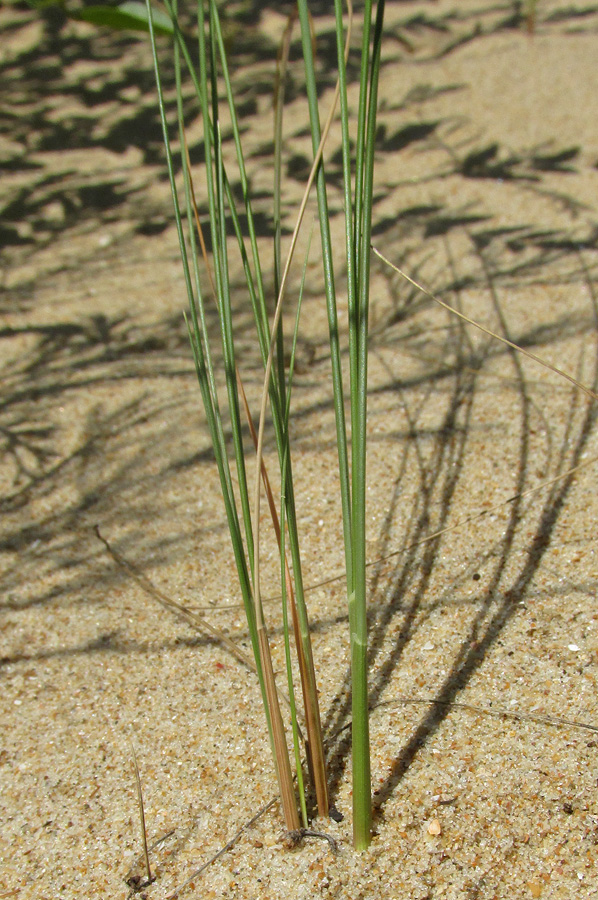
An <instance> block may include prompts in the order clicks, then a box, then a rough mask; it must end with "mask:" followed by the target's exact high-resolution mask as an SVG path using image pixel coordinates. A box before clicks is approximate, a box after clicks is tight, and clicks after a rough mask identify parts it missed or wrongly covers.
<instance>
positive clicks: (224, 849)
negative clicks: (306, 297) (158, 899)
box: [166, 797, 278, 900]
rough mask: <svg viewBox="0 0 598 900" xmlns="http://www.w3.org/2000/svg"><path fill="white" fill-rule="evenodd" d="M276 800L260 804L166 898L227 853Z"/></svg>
mask: <svg viewBox="0 0 598 900" xmlns="http://www.w3.org/2000/svg"><path fill="white" fill-rule="evenodd" d="M277 800H278V797H273V798H272V799H271V800H269V801H268V803H266V805H265V806H262V808H261V809H259V810H258V811H257V812H256V814H255V815H254V816H252V818H251V819H250V820H249V821H248V822H245V824H244V825H243V826H242V827H241V828H240V829H239V830H238V831H237V833H236V834H235V836H234V837H232V838H231V839H230V841H229V842H228V843H227V844H225V845H224V847H221V849H220V850H219V851H218V853H215V854H214V856H212V857H210V859H208V861H207V862H205V863H204V864H203V865H202V866H200V867H199V869H196V871H195V872H193V874H192V875H190V876H189V877H188V878H187V880H186V881H184V882H183V883H182V884H180V885H179V886H178V887H177V888H175V889H174V891H171V892H170V894H167V896H166V900H173V898H174V897H178V895H179V894H180V893H181V891H182V890H183V888H186V887H188V886H189V885H190V884H191V882H192V881H194V880H195V879H196V878H197V877H198V876H199V875H201V874H202V872H204V871H205V870H206V869H207V868H208V866H211V865H212V863H215V862H216V860H217V859H220V857H221V856H224V854H225V853H227V852H228V851H229V850H232V848H233V847H234V846H235V844H236V843H237V841H238V840H239V839H240V838H241V836H242V835H243V834H244V833H245V832H246V831H247V830H248V829H249V828H251V826H252V825H255V823H256V822H257V821H258V820H259V819H261V818H262V816H263V815H265V814H266V813H267V812H268V810H269V809H271V808H272V807H273V806H274V804H275V803H276V802H277Z"/></svg>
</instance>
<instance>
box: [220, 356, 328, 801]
mask: <svg viewBox="0 0 598 900" xmlns="http://www.w3.org/2000/svg"><path fill="white" fill-rule="evenodd" d="M237 383H238V386H239V395H240V397H241V402H242V403H243V407H244V409H245V415H246V417H247V422H248V425H249V431H250V432H251V437H252V440H253V443H254V446H255V448H256V450H257V433H256V430H255V426H254V424H253V419H252V418H251V413H250V410H249V404H248V402H247V397H246V395H245V390H244V388H243V382H242V381H241V377H240V375H239V372H238V371H237ZM262 480H263V483H264V490H265V492H266V497H267V499H268V506H269V508H270V516H271V518H272V524H273V526H274V531H275V533H276V540H277V542H278V548H279V550H280V549H281V546H282V542H281V534H280V521H279V519H278V511H277V509H276V504H275V502H274V496H273V494H272V487H271V485H270V479H269V478H268V472H267V470H266V466H265V463H264V461H263V460H262ZM284 566H285V583H286V591H287V597H288V598H289V601H290V606H291V617H292V620H293V633H294V635H295V647H296V650H297V659H298V662H299V673H300V676H301V691H302V693H303V708H304V710H305V724H306V730H307V739H306V741H305V750H306V754H307V761H308V766H309V772H310V775H311V778H312V779H313V783H314V787H315V790H316V800H317V804H318V811H319V813H320V815H321V816H327V815H328V809H329V806H330V803H329V797H328V781H327V777H326V758H325V755H324V741H323V737H322V722H321V717H320V704H319V701H318V693H317V689H316V673H315V670H314V663H313V657H312V656H309V657H306V654H305V652H304V649H303V641H302V640H301V633H300V629H299V619H298V615H297V604H296V602H295V591H294V589H293V580H292V578H291V572H290V569H289V564H288V560H287V557H286V554H285V559H284Z"/></svg>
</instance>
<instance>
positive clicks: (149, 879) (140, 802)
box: [131, 741, 154, 884]
mask: <svg viewBox="0 0 598 900" xmlns="http://www.w3.org/2000/svg"><path fill="white" fill-rule="evenodd" d="M131 753H132V754H133V768H134V769H135V784H136V786H137V803H138V805H139V820H140V823H141V840H142V843H143V858H144V860H145V873H146V875H147V883H148V884H151V883H152V881H153V880H154V879H153V878H152V870H151V867H150V860H149V850H148V848H147V829H146V827H145V809H144V806H143V792H142V790H141V775H140V774H139V766H138V765H137V754H136V753H135V745H134V744H133V741H131Z"/></svg>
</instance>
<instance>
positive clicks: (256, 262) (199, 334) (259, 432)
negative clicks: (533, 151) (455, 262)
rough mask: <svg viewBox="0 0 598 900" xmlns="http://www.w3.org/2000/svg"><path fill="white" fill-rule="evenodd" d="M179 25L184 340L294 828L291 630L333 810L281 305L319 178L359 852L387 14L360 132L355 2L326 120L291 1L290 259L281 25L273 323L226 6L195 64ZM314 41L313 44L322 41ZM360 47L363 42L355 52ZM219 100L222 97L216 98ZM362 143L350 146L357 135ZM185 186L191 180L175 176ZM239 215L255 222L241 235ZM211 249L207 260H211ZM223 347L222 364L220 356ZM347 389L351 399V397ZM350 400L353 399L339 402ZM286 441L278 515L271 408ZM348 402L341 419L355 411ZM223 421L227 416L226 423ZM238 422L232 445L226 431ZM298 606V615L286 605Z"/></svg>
mask: <svg viewBox="0 0 598 900" xmlns="http://www.w3.org/2000/svg"><path fill="white" fill-rule="evenodd" d="M165 6H166V11H167V13H168V16H169V18H170V21H171V22H172V27H173V42H172V53H173V60H174V69H175V79H176V93H177V117H178V152H179V155H180V166H181V170H182V178H181V179H179V180H178V181H177V178H176V177H175V171H176V170H177V162H176V161H175V150H174V141H173V139H172V135H171V134H170V131H169V128H168V124H167V116H166V110H165V101H164V92H163V89H162V82H161V76H160V66H159V63H158V51H157V47H156V38H155V32H154V28H153V25H152V10H151V8H150V5H149V0H148V6H147V14H148V19H149V25H150V36H151V42H152V47H153V53H154V63H155V72H156V83H157V89H158V98H159V105H160V112H161V118H162V126H163V130H164V137H165V144H166V157H167V164H168V170H169V177H170V184H171V189H172V196H173V202H174V209H175V217H176V224H177V230H178V236H179V245H180V251H181V259H182V265H183V271H184V276H185V282H186V287H187V294H188V300H189V312H188V316H187V320H188V329H189V336H190V341H191V347H192V351H193V357H194V361H195V367H196V372H197V378H198V382H199V387H200V391H201V395H202V400H203V405H204V409H205V414H206V421H207V425H208V428H209V431H210V436H211V440H212V445H213V449H214V454H215V458H216V464H217V468H218V473H219V477H220V485H221V491H222V497H223V501H224V506H225V511H226V516H227V522H228V528H229V532H230V537H231V542H232V548H233V553H234V557H235V563H236V567H237V574H238V579H239V585H240V590H241V593H242V596H243V602H244V606H245V613H246V617H247V624H248V630H249V635H250V639H251V644H252V649H253V655H254V659H255V665H256V670H257V673H258V677H259V682H260V687H261V692H262V699H263V704H264V709H265V715H266V722H267V727H268V732H269V735H270V742H271V746H272V752H273V758H274V765H275V770H276V775H277V779H278V785H279V791H280V798H281V804H282V810H283V816H284V820H285V825H286V828H287V829H288V830H289V831H297V830H299V829H300V819H299V809H300V811H301V822H302V827H303V829H306V828H307V826H308V809H307V805H306V802H305V796H304V795H305V791H304V787H303V782H304V779H303V771H302V760H301V753H300V736H301V734H302V731H301V729H300V728H299V713H298V711H297V704H296V698H295V693H296V692H295V688H294V684H293V678H292V668H293V666H292V658H291V642H290V632H291V630H292V631H293V633H294V644H295V650H296V654H297V661H298V669H299V673H300V678H301V694H302V697H303V705H304V716H303V721H304V724H305V758H306V761H307V768H308V770H309V773H310V776H311V778H312V779H313V784H314V792H315V795H316V798H317V808H318V813H319V814H320V815H327V814H328V807H329V798H328V788H327V778H326V762H325V755H324V742H323V737H322V728H321V723H320V711H319V705H318V690H317V684H316V667H315V664H314V659H313V653H312V647H311V639H310V627H309V618H308V612H307V607H306V603H305V597H304V589H303V577H302V567H301V551H300V541H299V529H298V525H297V511H296V504H295V487H294V481H293V460H292V446H291V439H290V433H289V423H290V421H291V420H292V406H291V397H292V387H293V365H292V363H291V366H290V368H289V370H288V372H287V370H286V368H285V361H284V351H283V347H284V335H283V327H282V310H283V304H285V303H286V302H287V301H286V293H285V288H286V284H287V280H288V277H289V272H290V267H291V261H292V259H293V253H294V251H295V247H296V244H297V239H298V235H299V231H300V228H301V225H302V221H303V216H304V212H305V209H306V205H307V202H308V198H309V195H310V190H311V187H312V184H315V193H316V196H317V210H318V224H319V233H320V242H321V259H322V267H323V274H324V283H325V302H326V310H327V317H328V326H329V346H330V359H331V394H332V397H333V402H334V410H335V420H336V436H337V450H338V464H339V484H340V495H341V496H340V500H341V508H342V518H343V534H344V545H345V547H344V549H345V561H346V575H347V602H348V612H349V628H350V646H351V671H352V698H353V700H352V729H353V832H354V844H355V847H356V848H357V849H360V850H361V849H364V848H366V847H367V846H368V844H369V841H370V831H371V784H370V782H371V778H370V750H369V726H368V686H367V616H366V577H365V576H366V559H365V523H366V507H365V498H366V444H367V440H366V420H367V371H368V364H367V363H368V360H367V357H368V349H367V347H368V305H369V272H370V238H371V218H372V185H373V169H374V138H375V133H376V109H377V92H378V76H379V71H380V47H381V40H382V25H383V17H384V0H378V3H377V6H376V9H375V10H374V9H373V4H372V0H366V2H365V4H364V9H363V20H362V22H361V29H360V30H361V48H360V52H361V71H360V85H359V103H358V111H357V122H356V128H354V127H353V123H352V120H351V110H350V107H349V103H348V97H347V74H346V54H347V52H348V51H349V46H350V34H351V21H352V9H351V6H350V5H349V6H348V8H347V11H345V10H344V9H343V6H342V3H341V0H335V23H336V46H337V63H338V82H337V87H336V92H335V99H334V102H333V104H332V107H331V108H330V109H329V110H328V116H327V119H326V121H325V124H322V122H323V119H324V116H323V114H322V110H321V104H320V100H319V98H318V85H317V80H316V72H317V65H316V58H315V55H314V44H316V43H317V42H316V41H314V34H313V23H312V21H311V16H310V12H309V7H308V4H307V2H306V0H298V4H297V18H298V21H299V29H300V34H301V47H302V51H303V59H304V64H305V66H304V68H305V90H306V95H307V105H308V109H309V120H310V131H311V140H312V148H313V164H312V168H311V172H310V175H309V178H308V179H307V183H306V185H305V191H304V195H303V200H302V202H301V204H300V206H299V208H298V210H297V219H296V225H295V229H294V232H293V237H292V239H291V242H290V246H289V248H287V252H286V262H285V264H284V265H283V262H282V260H283V248H282V242H281V237H280V235H281V228H280V208H281V196H282V193H283V190H284V186H283V185H282V184H281V174H280V173H281V169H282V166H281V153H282V141H281V134H282V125H281V122H282V111H283V108H284V107H283V88H284V70H285V64H286V62H285V61H286V59H288V53H289V46H290V40H291V37H290V36H291V29H292V26H293V22H294V19H295V16H293V17H291V19H290V20H289V25H288V27H287V29H286V32H285V37H284V40H283V45H282V50H281V54H280V61H279V69H278V86H277V93H276V103H275V106H276V109H277V116H276V124H275V142H274V148H275V149H274V159H273V168H274V171H275V179H274V184H273V189H272V190H273V206H272V216H273V221H274V228H273V233H272V241H273V245H274V252H273V258H274V272H273V273H272V275H273V282H274V285H275V292H276V309H275V313H274V316H273V318H272V319H270V317H269V315H268V312H267V305H268V304H267V290H266V285H265V278H264V274H263V273H264V265H263V261H262V260H263V248H262V247H261V246H260V243H259V242H258V239H257V229H256V226H255V219H254V214H253V198H252V195H251V188H250V184H249V180H248V177H247V172H246V167H245V158H244V152H243V141H242V136H241V130H240V128H239V124H238V119H237V114H236V107H235V97H234V90H233V86H232V81H231V76H230V72H229V61H228V57H227V50H226V46H225V42H224V39H223V33H222V27H221V21H220V14H219V7H218V4H217V3H216V2H214V0H197V9H196V14H197V40H198V48H197V55H198V64H197V66H196V65H195V64H194V63H193V60H192V54H191V52H190V50H189V47H188V43H187V40H186V38H185V37H184V36H183V33H182V30H181V27H180V23H179V10H178V6H177V2H176V0H165ZM316 49H317V47H316ZM355 52H359V50H356V51H355ZM183 70H185V71H186V73H187V77H190V78H191V80H192V83H193V86H194V89H195V92H196V96H197V99H198V102H199V104H200V107H201V111H202V117H203V146H204V152H205V160H206V169H205V192H206V194H207V203H208V209H209V229H210V244H211V251H212V253H211V260H208V258H207V254H206V251H205V241H204V238H203V234H202V232H201V226H200V224H199V217H198V216H197V211H196V205H195V191H194V186H193V176H192V171H191V165H190V163H189V156H188V154H187V152H186V137H185V129H184V116H183V88H182V85H183ZM222 97H224V98H226V100H225V103H224V104H223V101H222V99H221V98H222ZM337 107H338V112H339V114H340V121H341V130H342V157H343V182H344V190H343V196H344V206H345V247H344V254H343V255H342V258H341V260H340V264H341V265H342V268H343V270H344V271H345V272H346V281H347V283H346V291H347V297H348V322H347V328H348V334H349V366H348V372H347V373H345V372H343V366H342V360H341V349H340V344H339V314H338V308H337V288H336V279H335V267H338V266H339V260H338V259H335V258H334V254H333V248H332V240H331V235H330V227H329V213H328V198H327V180H326V171H325V163H324V154H323V150H324V146H325V142H326V137H327V133H328V129H329V128H330V124H331V122H332V119H333V116H334V115H335V110H336V108H337ZM224 116H226V119H227V123H228V125H229V127H232V134H233V138H234V145H235V155H236V166H235V171H234V174H233V173H232V172H231V171H229V168H230V167H229V166H228V165H227V164H226V163H225V160H224V153H223V146H222V127H223V126H222V122H223V117H224ZM353 137H354V138H355V153H354V154H353V153H352V143H351V138H353ZM233 179H234V180H237V181H238V182H239V183H240V185H241V191H240V193H241V197H242V199H241V201H238V200H237V197H236V195H235V194H234V193H233V191H232V189H231V184H232V183H233ZM181 182H182V183H181ZM242 222H246V228H245V230H244V229H243V227H242V224H241V223H242ZM229 224H231V225H232V228H233V231H234V234H235V238H236V252H238V254H239V258H240V260H241V263H242V266H243V271H244V276H245V285H246V289H247V295H248V297H249V299H250V303H251V307H252V311H253V321H254V328H255V342H256V345H257V346H258V347H259V351H260V355H261V359H262V364H263V367H264V391H263V397H262V404H261V410H260V415H259V423H258V427H257V429H255V428H254V425H253V422H252V418H251V413H250V411H249V408H248V405H247V401H246V399H245V395H244V391H243V387H242V369H243V360H242V359H240V360H238V358H237V357H238V352H237V343H238V335H237V331H236V329H237V328H238V324H237V322H236V320H235V315H234V303H233V298H232V297H231V278H230V265H231V263H230V257H229V253H230V252H231V248H230V246H229V241H228V239H227V226H228V225H229ZM202 257H203V262H202ZM202 265H203V266H207V268H208V272H209V274H210V281H211V284H212V285H213V290H212V293H213V295H214V296H213V298H212V300H211V301H210V298H209V297H208V296H205V292H204V291H203V290H202V287H201V278H200V267H201V266H202ZM209 302H213V303H215V305H216V308H217V313H218V322H219V332H220V335H219V336H220V348H219V350H217V349H216V347H215V346H214V344H213V342H212V341H213V339H212V337H211V335H210V332H209V329H208V326H207V312H206V310H207V304H208V303H209ZM299 321H300V298H299V303H298V306H297V312H296V316H295V328H294V333H293V339H292V348H293V350H292V353H291V358H292V359H293V358H294V348H295V346H296V341H297V334H298V328H299ZM218 353H220V354H221V357H222V365H221V366H220V364H217V362H216V359H217V356H218ZM346 384H348V394H349V395H348V398H346V397H345V391H346ZM346 400H347V402H346ZM268 404H269V407H270V414H271V420H272V426H273V431H274V437H275V442H276V448H277V457H278V466H277V473H276V481H277V482H278V483H279V485H280V512H278V511H277V507H276V502H275V500H274V493H273V490H272V488H271V486H270V477H269V476H268V473H267V472H266V470H265V467H264V465H263V462H262V453H263V443H264V435H265V422H266V414H267V407H268ZM346 409H347V411H348V421H347V417H346ZM245 417H247V419H248V421H249V423H250V431H251V433H252V434H253V436H254V437H253V448H252V447H251V446H250V445H248V444H247V442H246V440H245V439H244V434H243V428H242V421H243V419H244V418H245ZM225 423H227V424H226V425H225ZM226 427H229V428H230V440H228V439H227V437H226ZM253 454H255V466H254V470H255V475H254V479H253V484H254V495H253V502H252V499H251V494H250V484H251V472H248V466H249V460H250V457H251V456H252V455H253ZM262 483H263V484H264V487H265V491H266V495H267V498H268V503H269V506H270V513H271V518H272V522H273V525H274V529H275V531H276V536H277V540H278V546H279V554H280V578H281V592H282V596H283V619H284V624H285V651H286V653H285V655H286V662H287V677H288V684H289V701H290V708H291V728H292V731H293V743H294V748H295V753H294V756H295V767H296V777H297V786H298V789H299V794H300V797H299V803H298V801H297V796H296V792H295V782H294V777H293V774H292V768H291V763H290V757H289V751H288V746H287V735H286V729H285V726H284V723H283V717H282V712H281V703H280V699H279V693H278V690H277V685H276V681H275V677H274V673H273V666H272V659H271V652H270V642H269V636H268V626H267V622H266V617H265V614H264V608H263V604H262V601H261V589H260V540H259V522H260V498H261V492H262ZM289 611H290V616H289Z"/></svg>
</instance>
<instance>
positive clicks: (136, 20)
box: [73, 0, 174, 34]
mask: <svg viewBox="0 0 598 900" xmlns="http://www.w3.org/2000/svg"><path fill="white" fill-rule="evenodd" d="M73 18H76V19H79V20H81V21H83V22H90V23H91V24H92V25H105V26H107V27H108V28H114V29H116V30H118V31H148V30H149V26H148V20H147V7H146V5H145V3H140V2H138V0H127V2H126V3H121V4H120V6H107V5H104V4H102V5H98V6H87V7H85V9H82V10H80V11H78V12H77V13H76V14H73ZM152 18H153V20H154V31H155V32H156V33H157V34H173V33H174V29H173V26H172V22H171V20H170V18H169V17H168V16H167V15H166V13H163V12H161V11H160V10H159V9H152Z"/></svg>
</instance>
